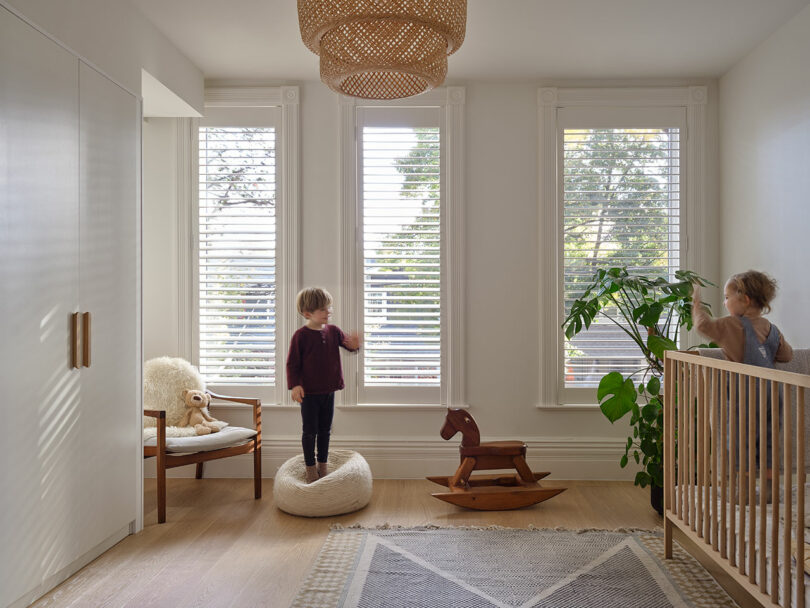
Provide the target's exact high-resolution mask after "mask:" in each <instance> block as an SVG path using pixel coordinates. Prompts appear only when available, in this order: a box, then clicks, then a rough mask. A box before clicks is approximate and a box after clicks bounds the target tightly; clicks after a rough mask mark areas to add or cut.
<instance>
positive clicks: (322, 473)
mask: <svg viewBox="0 0 810 608" xmlns="http://www.w3.org/2000/svg"><path fill="white" fill-rule="evenodd" d="M326 467H327V463H325V462H319V463H318V477H326V476H327V475H328V474H329V472H328V471H327V469H326Z"/></svg>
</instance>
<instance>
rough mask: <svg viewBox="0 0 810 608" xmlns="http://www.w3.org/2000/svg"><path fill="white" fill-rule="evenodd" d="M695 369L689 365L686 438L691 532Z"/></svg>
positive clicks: (693, 480) (693, 500) (694, 467)
mask: <svg viewBox="0 0 810 608" xmlns="http://www.w3.org/2000/svg"><path fill="white" fill-rule="evenodd" d="M695 367H696V366H695V365H692V364H690V365H689V372H688V373H689V418H688V422H689V436H688V437H687V438H686V440H687V441H688V442H689V483H688V487H689V525H690V526H691V527H692V530H693V531H694V530H695V529H696V528H697V526H696V525H695V515H696V514H695V494H696V493H697V488H696V486H695V477H696V475H697V463H696V462H695V450H696V446H695V440H696V438H695V432H696V430H697V429H696V428H695V427H696V424H695V416H696V411H695V409H696V404H695V397H696V396H697V387H696V386H695V385H696V378H695V376H696V374H695Z"/></svg>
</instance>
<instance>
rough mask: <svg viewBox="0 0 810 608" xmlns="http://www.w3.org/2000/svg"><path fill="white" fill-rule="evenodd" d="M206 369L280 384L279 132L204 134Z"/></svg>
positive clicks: (218, 381) (207, 130) (226, 378)
mask: <svg viewBox="0 0 810 608" xmlns="http://www.w3.org/2000/svg"><path fill="white" fill-rule="evenodd" d="M199 176H200V184H199V258H198V265H199V302H198V306H199V319H198V322H199V323H198V325H199V335H198V340H199V368H200V373H201V374H202V375H203V376H204V377H205V379H206V382H207V383H208V384H210V385H265V386H274V385H275V383H276V369H275V367H276V365H275V357H276V131H275V129H274V128H273V127H252V126H251V127H201V128H200V130H199Z"/></svg>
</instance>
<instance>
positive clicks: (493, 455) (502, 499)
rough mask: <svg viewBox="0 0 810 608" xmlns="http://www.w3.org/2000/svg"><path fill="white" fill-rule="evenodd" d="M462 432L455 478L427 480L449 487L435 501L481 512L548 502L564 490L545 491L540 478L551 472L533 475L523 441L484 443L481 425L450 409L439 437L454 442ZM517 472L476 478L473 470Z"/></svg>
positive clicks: (460, 411)
mask: <svg viewBox="0 0 810 608" xmlns="http://www.w3.org/2000/svg"><path fill="white" fill-rule="evenodd" d="M459 432H460V433H461V446H460V447H459V452H460V454H461V464H460V465H459V467H458V469H456V473H455V475H453V476H452V477H428V479H429V480H430V481H432V482H434V483H437V484H439V485H442V486H446V487H447V488H449V489H450V491H449V492H438V493H436V494H433V496H435V497H436V498H438V499H440V500H444V501H446V502H450V503H453V504H455V505H458V506H460V507H467V508H469V509H478V510H480V511H502V510H507V509H519V508H520V507H528V506H529V505H534V504H537V503H538V502H543V501H544V500H548V499H549V498H552V497H554V496H556V495H557V494H559V493H560V492H562V491H564V490H565V488H544V487H541V486H540V484H539V483H537V480H538V479H542V478H543V477H545V476H547V475H548V474H549V473H548V472H543V473H533V472H532V470H531V469H530V468H529V465H528V464H527V463H526V444H525V443H523V442H522V441H488V442H484V443H481V435H480V433H479V431H478V425H476V424H475V420H473V417H472V416H470V415H469V414H468V413H467V412H465V411H464V410H461V409H452V408H449V409H448V410H447V417H446V418H445V421H444V426H442V430H441V431H440V434H441V436H442V439H451V438H452V437H453V436H454V435H455V434H456V433H459ZM512 468H513V469H515V470H516V471H517V474H513V475H504V474H501V475H476V476H475V477H470V474H471V473H472V472H473V471H491V470H493V469H512Z"/></svg>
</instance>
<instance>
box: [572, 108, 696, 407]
mask: <svg viewBox="0 0 810 608" xmlns="http://www.w3.org/2000/svg"><path fill="white" fill-rule="evenodd" d="M667 110H669V109H667ZM666 114H667V112H665V113H664V116H662V117H661V119H660V120H659V121H655V120H653V121H651V122H648V123H646V124H645V123H642V124H638V123H637V122H636V121H635V120H632V119H631V120H629V122H628V124H621V123H619V124H616V123H615V122H613V121H604V122H603V123H601V124H600V123H599V122H598V121H597V122H595V123H594V122H592V121H583V122H584V123H585V124H584V125H580V124H577V122H578V121H577V120H576V118H575V117H576V115H577V112H569V113H566V111H564V110H563V111H561V112H560V115H561V120H560V130H559V144H560V148H559V154H560V162H559V165H558V170H559V171H561V175H560V178H559V180H558V183H559V192H560V198H561V216H562V239H561V241H562V259H561V268H562V276H561V281H562V296H563V301H562V303H561V304H562V307H563V310H562V314H563V315H567V314H568V311H569V309H570V305H571V303H572V302H573V300H574V299H576V298H577V297H578V296H579V295H580V294H581V293H582V291H583V290H584V286H585V285H587V284H588V283H589V282H590V281H591V280H592V278H593V275H594V273H595V272H596V270H597V269H599V268H611V267H617V266H625V267H627V268H628V271H629V272H630V273H631V274H633V273H639V274H644V275H648V276H649V275H653V276H662V277H666V278H674V272H675V270H677V269H679V268H680V267H681V238H682V231H681V213H680V209H681V171H680V167H681V146H680V140H681V131H682V129H681V126H680V124H679V121H677V120H675V121H672V120H668V118H667V116H666ZM646 120H649V119H646ZM611 123H613V124H611ZM607 312H608V314H609V315H610V317H611V318H610V319H604V318H597V320H596V321H595V322H594V323H593V324H592V325H591V327H590V328H589V329H588V330H587V331H584V332H582V333H580V334H578V335H577V336H575V337H574V338H573V339H571V340H568V339H566V338H565V336H564V335H563V334H561V341H562V357H561V363H562V367H563V369H562V370H561V372H562V373H561V376H562V377H561V388H562V390H563V392H564V393H565V392H566V391H567V392H568V394H567V397H568V399H566V400H570V401H573V402H576V401H577V399H576V397H574V398H573V399H571V398H570V397H571V396H572V395H575V394H576V389H592V388H593V387H596V386H598V384H599V380H600V379H601V378H602V376H604V375H605V374H606V373H608V372H609V371H619V372H621V373H622V374H624V375H629V374H632V373H633V372H634V371H636V370H637V369H639V368H640V367H643V366H644V361H643V356H642V355H641V352H640V351H639V350H638V347H637V346H636V345H635V344H634V343H633V341H632V340H631V339H630V337H629V336H627V335H626V334H625V333H624V332H623V331H622V328H621V324H622V323H623V321H622V319H621V316H620V315H619V314H618V311H615V310H613V311H610V310H608V311H607ZM571 389H575V390H574V391H572V390H571ZM588 393H590V390H589V391H588ZM585 394H587V393H585Z"/></svg>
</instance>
